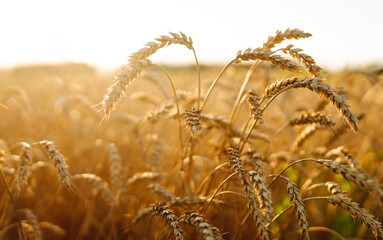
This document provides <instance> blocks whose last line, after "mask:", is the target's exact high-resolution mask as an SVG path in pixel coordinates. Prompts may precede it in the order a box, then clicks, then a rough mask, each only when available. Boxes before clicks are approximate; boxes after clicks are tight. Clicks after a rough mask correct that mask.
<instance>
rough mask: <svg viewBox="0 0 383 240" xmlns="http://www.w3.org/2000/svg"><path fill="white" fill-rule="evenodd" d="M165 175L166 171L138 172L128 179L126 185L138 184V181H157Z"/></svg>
mask: <svg viewBox="0 0 383 240" xmlns="http://www.w3.org/2000/svg"><path fill="white" fill-rule="evenodd" d="M165 176H167V174H166V173H154V172H142V173H136V174H134V175H133V177H130V178H129V179H128V180H127V181H126V183H125V186H126V187H128V186H129V185H132V184H136V183H138V182H148V181H157V180H160V179H161V178H163V177H165Z"/></svg>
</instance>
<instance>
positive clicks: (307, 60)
mask: <svg viewBox="0 0 383 240" xmlns="http://www.w3.org/2000/svg"><path fill="white" fill-rule="evenodd" d="M293 47H294V45H292V44H289V45H288V46H287V47H285V48H282V49H281V50H282V52H284V53H286V54H289V55H290V56H292V57H293V58H295V59H296V60H298V61H299V62H300V63H301V64H303V65H304V66H305V68H306V69H307V71H308V72H309V73H310V74H311V75H312V76H313V77H322V75H321V74H320V71H321V70H322V68H321V67H319V66H318V65H317V64H316V62H315V60H314V59H313V58H312V57H311V56H309V55H307V54H305V53H301V52H302V51H303V50H302V49H300V48H293Z"/></svg>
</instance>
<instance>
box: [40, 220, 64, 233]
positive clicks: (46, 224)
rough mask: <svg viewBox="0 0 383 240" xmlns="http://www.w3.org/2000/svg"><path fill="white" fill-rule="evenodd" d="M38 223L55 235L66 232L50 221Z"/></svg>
mask: <svg viewBox="0 0 383 240" xmlns="http://www.w3.org/2000/svg"><path fill="white" fill-rule="evenodd" d="M39 225H40V227H41V228H42V229H49V231H51V232H54V233H55V234H56V235H59V236H65V235H66V232H65V230H64V229H63V228H61V227H60V226H58V225H56V224H53V223H51V222H39Z"/></svg>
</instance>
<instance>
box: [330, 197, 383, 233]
mask: <svg viewBox="0 0 383 240" xmlns="http://www.w3.org/2000/svg"><path fill="white" fill-rule="evenodd" d="M326 199H327V200H328V201H329V202H330V203H331V204H333V205H338V206H340V207H341V208H343V209H345V210H346V211H348V212H350V213H351V215H352V216H353V217H354V218H356V219H358V220H359V221H361V222H362V223H363V225H365V226H366V227H367V228H368V229H369V230H370V231H371V232H372V233H373V234H374V235H375V237H376V238H383V230H382V225H381V223H380V222H379V221H378V220H376V219H375V217H374V216H373V215H371V214H369V213H368V212H367V210H366V209H364V208H361V207H359V205H358V204H357V203H355V202H352V201H351V199H350V198H348V197H346V196H345V195H344V194H342V193H338V194H335V195H332V196H329V197H327V198H326Z"/></svg>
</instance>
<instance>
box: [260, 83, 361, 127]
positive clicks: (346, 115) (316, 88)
mask: <svg viewBox="0 0 383 240" xmlns="http://www.w3.org/2000/svg"><path fill="white" fill-rule="evenodd" d="M287 88H307V89H309V90H311V91H313V92H315V93H317V94H319V96H321V97H322V98H324V99H326V100H327V101H328V102H330V103H331V104H332V105H334V106H335V107H336V108H337V110H338V111H339V112H340V113H342V115H343V119H344V120H345V121H346V122H347V123H348V125H349V126H350V127H351V129H352V130H353V131H354V132H358V122H359V121H358V118H357V117H356V116H355V115H354V114H353V113H352V112H351V110H350V108H349V105H348V104H347V102H346V100H345V99H343V98H342V97H341V96H339V95H336V93H337V90H335V89H333V88H332V87H331V86H330V85H328V84H326V83H324V82H323V81H322V79H320V78H315V77H314V78H298V77H294V78H288V79H284V80H280V81H278V82H276V83H273V84H271V85H270V86H268V87H267V88H266V89H265V92H264V94H263V96H262V98H261V101H263V100H264V99H265V98H268V97H272V96H273V95H276V94H277V93H278V92H280V91H282V90H284V89H287Z"/></svg>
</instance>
